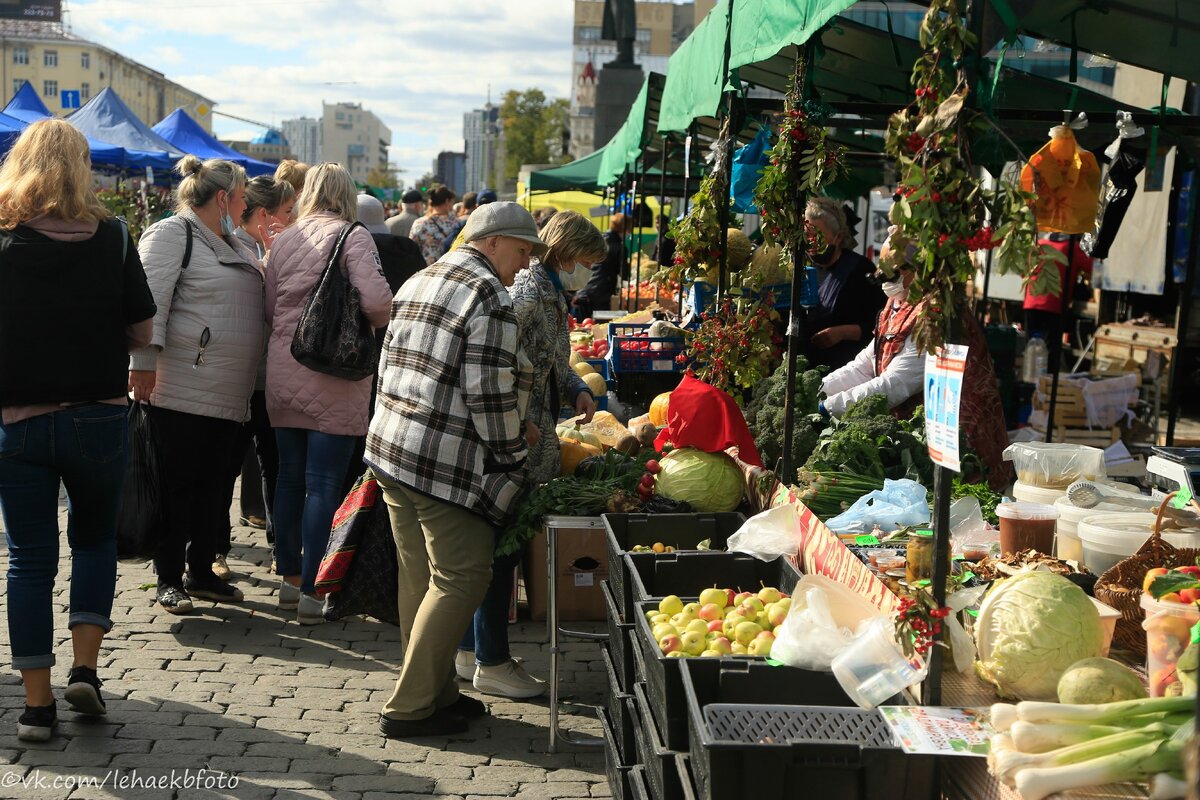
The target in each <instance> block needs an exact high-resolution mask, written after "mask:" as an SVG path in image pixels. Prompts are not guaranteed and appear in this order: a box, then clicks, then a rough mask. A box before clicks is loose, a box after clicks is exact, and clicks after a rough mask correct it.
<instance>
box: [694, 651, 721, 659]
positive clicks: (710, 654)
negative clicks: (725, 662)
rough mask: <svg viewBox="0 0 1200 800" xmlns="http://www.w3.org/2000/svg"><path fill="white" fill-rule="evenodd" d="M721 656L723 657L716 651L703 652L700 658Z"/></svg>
mask: <svg viewBox="0 0 1200 800" xmlns="http://www.w3.org/2000/svg"><path fill="white" fill-rule="evenodd" d="M722 655H723V654H722V653H718V652H717V651H716V650H705V651H704V652H703V653H701V654H700V657H701V658H720V657H721V656H722Z"/></svg>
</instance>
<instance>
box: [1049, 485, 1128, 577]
mask: <svg viewBox="0 0 1200 800" xmlns="http://www.w3.org/2000/svg"><path fill="white" fill-rule="evenodd" d="M1054 507H1055V508H1057V509H1058V527H1057V528H1056V529H1055V546H1056V547H1057V548H1058V551H1057V552H1056V553H1055V555H1057V556H1058V557H1059V558H1062V559H1066V560H1068V561H1077V562H1079V565H1080V566H1087V558H1086V556H1085V555H1084V553H1083V540H1082V539H1080V538H1079V523H1080V522H1081V521H1082V520H1084V519H1086V518H1087V517H1094V516H1097V515H1098V514H1103V513H1117V514H1119V513H1129V509H1128V507H1127V506H1122V505H1119V504H1117V503H1100V504H1099V505H1095V506H1092V507H1091V508H1080V507H1079V506H1077V505H1074V504H1073V503H1072V502H1071V501H1070V500H1069V499H1067V497H1066V496H1065V495H1064V496H1063V497H1060V498H1059V499H1058V500H1055V501H1054ZM1097 574H1099V573H1097Z"/></svg>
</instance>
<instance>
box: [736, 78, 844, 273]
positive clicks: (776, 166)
mask: <svg viewBox="0 0 1200 800" xmlns="http://www.w3.org/2000/svg"><path fill="white" fill-rule="evenodd" d="M804 84H805V75H804V59H803V58H802V57H801V58H797V59H796V72H795V73H794V74H793V75H792V82H791V85H790V86H789V87H788V92H787V96H786V97H785V98H784V105H783V116H782V118H781V120H780V123H779V131H778V133H777V134H776V139H775V144H774V145H773V146H772V147H771V149H770V150H769V151H768V152H769V163H768V164H767V166H766V167H765V168H764V169H763V171H762V177H761V178H759V181H758V186H757V187H756V188H755V190H754V203H755V205H757V206H758V210H759V214H761V216H762V235H763V241H764V242H765V243H767V244H768V245H771V244H778V245H781V246H782V247H783V248H784V249H785V250H786V251H787V252H788V253H792V252H795V251H796V248H800V247H807V248H809V249H821V248H822V247H823V246H824V243H823V242H821V241H820V239H821V234H820V231H819V230H818V229H817V228H816V227H815V226H813V225H811V224H807V223H805V222H804V211H805V210H804V209H803V208H800V207H799V206H798V205H797V203H796V196H797V194H798V193H801V192H803V193H806V194H809V195H817V194H820V193H821V191H822V190H823V189H824V188H825V187H826V186H828V185H829V184H830V183H832V182H833V181H834V180H836V179H837V178H838V176H839V175H841V174H842V173H843V172H844V171H845V169H846V160H845V148H843V147H842V146H841V145H839V144H837V143H835V142H834V141H832V140H831V139H830V138H829V130H828V129H827V128H825V126H824V125H823V124H822V123H823V122H824V121H825V120H826V119H828V118H829V116H830V113H831V109H830V108H829V107H828V106H825V105H822V104H820V103H817V102H813V101H811V100H810V101H805V100H804V99H803V95H804Z"/></svg>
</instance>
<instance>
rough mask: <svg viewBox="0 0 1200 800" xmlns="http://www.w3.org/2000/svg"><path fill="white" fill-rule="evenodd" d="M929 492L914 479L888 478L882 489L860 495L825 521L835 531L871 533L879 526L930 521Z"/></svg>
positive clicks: (892, 528) (886, 526)
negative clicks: (841, 510)
mask: <svg viewBox="0 0 1200 800" xmlns="http://www.w3.org/2000/svg"><path fill="white" fill-rule="evenodd" d="M927 495H928V492H926V490H925V487H924V486H922V485H921V484H919V483H917V482H916V481H914V480H909V479H908V478H901V479H900V480H898V481H894V480H891V479H890V478H889V479H887V480H885V481H884V482H883V488H882V489H877V490H876V491H874V492H869V493H867V494H865V495H863V496H862V497H860V498H858V500H857V501H855V503H854V505H852V506H850V507H849V508H848V509H846V510H845V511H843V512H842V513H841V514H838V515H837V516H836V517H834V518H833V519H830V520H828V521H827V522H826V523H825V525H826V526H828V528H829V529H830V530H831V531H833V532H834V533H870V532H871V531H873V530H874V529H875V527H876V526H878V527H879V528H880V529H882V530H884V531H894V530H896V529H897V528H903V527H905V526H908V525H924V524H925V523H927V522H929V502H928V500H927V499H926V497H927Z"/></svg>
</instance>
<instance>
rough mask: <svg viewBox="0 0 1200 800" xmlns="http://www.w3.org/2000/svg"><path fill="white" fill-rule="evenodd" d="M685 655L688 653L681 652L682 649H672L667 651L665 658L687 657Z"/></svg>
mask: <svg viewBox="0 0 1200 800" xmlns="http://www.w3.org/2000/svg"><path fill="white" fill-rule="evenodd" d="M687 657H688V654H687V653H685V652H683V651H682V650H672V651H671V652H669V653H667V658H687Z"/></svg>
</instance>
